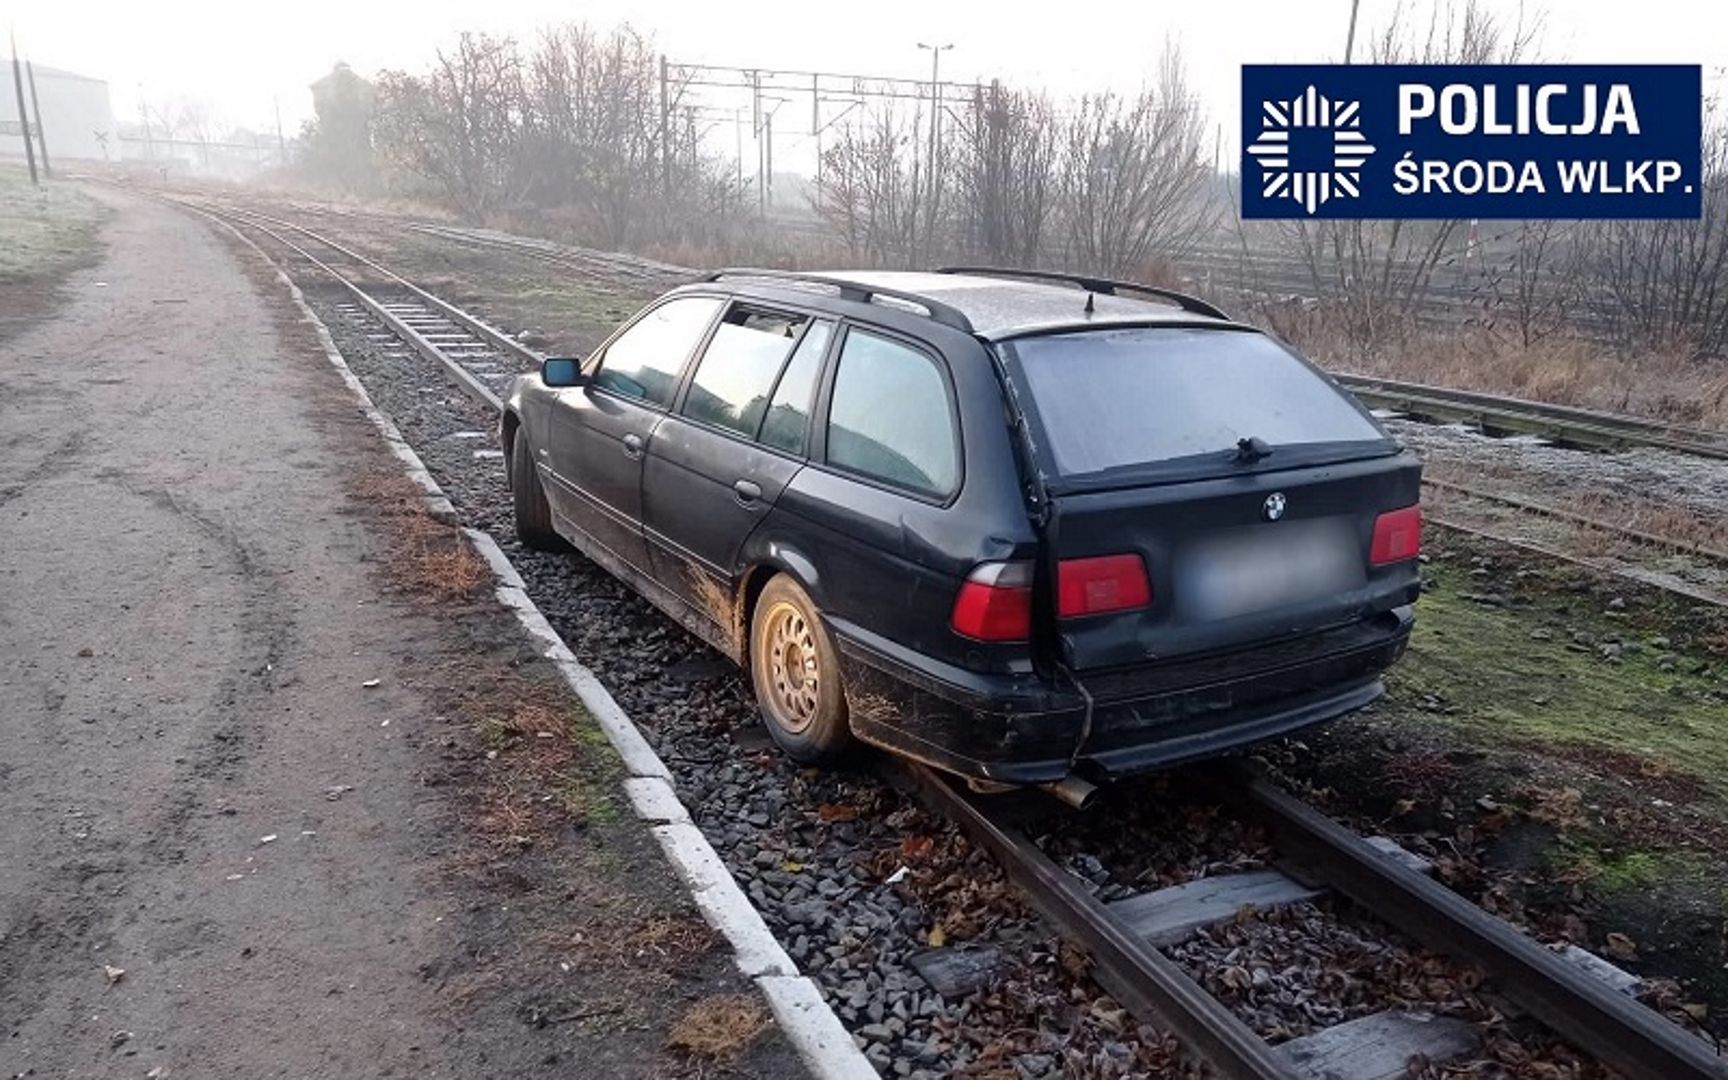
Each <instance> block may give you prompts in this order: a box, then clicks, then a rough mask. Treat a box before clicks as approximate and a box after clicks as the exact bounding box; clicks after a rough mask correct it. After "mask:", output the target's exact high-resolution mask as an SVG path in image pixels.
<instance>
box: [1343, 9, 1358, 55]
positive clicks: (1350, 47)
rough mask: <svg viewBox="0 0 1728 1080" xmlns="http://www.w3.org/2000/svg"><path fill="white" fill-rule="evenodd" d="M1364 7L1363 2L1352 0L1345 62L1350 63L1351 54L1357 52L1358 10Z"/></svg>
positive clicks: (1345, 42) (1345, 40) (1346, 38)
mask: <svg viewBox="0 0 1728 1080" xmlns="http://www.w3.org/2000/svg"><path fill="white" fill-rule="evenodd" d="M1361 6H1362V0H1350V31H1349V33H1348V34H1346V35H1345V38H1344V62H1345V63H1346V64H1348V63H1349V62H1350V54H1351V53H1353V52H1355V51H1356V9H1357V8H1360V7H1361Z"/></svg>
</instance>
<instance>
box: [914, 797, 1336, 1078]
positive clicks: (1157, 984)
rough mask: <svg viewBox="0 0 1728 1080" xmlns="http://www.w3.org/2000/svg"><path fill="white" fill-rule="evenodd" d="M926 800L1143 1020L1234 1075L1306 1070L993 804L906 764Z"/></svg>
mask: <svg viewBox="0 0 1728 1080" xmlns="http://www.w3.org/2000/svg"><path fill="white" fill-rule="evenodd" d="M901 767H903V768H904V769H905V771H906V773H907V774H908V775H909V776H910V778H911V780H912V781H913V783H914V784H915V785H916V786H917V787H918V789H919V790H920V791H921V792H923V793H924V795H925V797H926V798H927V799H928V800H929V801H930V802H932V803H934V804H936V805H937V806H938V807H940V808H941V810H942V811H943V812H944V813H945V814H947V815H948V816H949V817H950V818H952V819H953V820H955V821H956V822H958V823H959V825H960V827H961V828H963V829H965V830H966V832H967V834H968V835H970V836H971V837H972V838H973V840H975V841H976V842H977V843H978V844H979V845H980V846H982V847H983V848H985V849H986V850H988V851H989V852H990V853H991V854H992V855H994V856H995V857H996V860H997V862H999V863H1000V864H1001V865H1002V868H1003V870H1004V871H1005V872H1006V873H1007V875H1008V877H1009V878H1010V879H1011V880H1012V881H1013V882H1014V883H1015V884H1016V885H1017V886H1019V887H1020V888H1021V889H1022V890H1023V891H1024V892H1025V894H1026V896H1027V898H1028V899H1029V900H1031V902H1032V906H1033V907H1035V908H1036V909H1037V910H1038V912H1039V913H1040V914H1041V915H1043V916H1044V917H1045V918H1046V919H1049V920H1050V922H1051V923H1052V924H1054V925H1055V927H1056V929H1057V931H1058V932H1059V933H1061V934H1062V936H1063V937H1065V938H1067V939H1068V940H1070V941H1072V942H1074V943H1075V944H1077V945H1079V946H1080V947H1081V948H1083V949H1085V950H1086V952H1087V954H1088V955H1090V956H1091V958H1092V961H1093V963H1094V964H1095V965H1096V969H1095V970H1096V973H1097V975H1098V981H1099V982H1100V983H1101V984H1103V985H1104V987H1105V989H1107V990H1109V991H1110V993H1111V994H1112V995H1114V996H1115V997H1116V999H1117V1000H1118V1001H1120V1002H1121V1003H1122V1004H1123V1005H1124V1006H1126V1007H1127V1008H1128V1010H1129V1011H1130V1012H1132V1013H1133V1014H1134V1015H1135V1016H1137V1017H1139V1018H1141V1019H1142V1020H1146V1021H1149V1022H1151V1023H1154V1024H1157V1025H1159V1026H1161V1027H1162V1028H1164V1029H1165V1030H1167V1031H1169V1032H1171V1033H1172V1034H1174V1035H1175V1036H1176V1037H1177V1038H1179V1039H1181V1040H1182V1042H1183V1043H1184V1044H1186V1045H1187V1046H1189V1047H1191V1048H1192V1049H1193V1050H1194V1051H1195V1052H1196V1053H1197V1054H1199V1055H1200V1056H1201V1057H1203V1058H1205V1059H1206V1060H1207V1061H1208V1062H1210V1063H1211V1064H1212V1065H1213V1066H1214V1067H1216V1068H1217V1069H1218V1070H1219V1071H1220V1072H1221V1073H1223V1074H1224V1075H1225V1076H1227V1077H1232V1078H1238V1077H1239V1078H1243V1080H1273V1078H1277V1080H1300V1078H1301V1076H1302V1074H1301V1072H1300V1071H1298V1070H1297V1069H1296V1067H1295V1066H1294V1065H1293V1064H1292V1063H1291V1062H1290V1061H1289V1060H1288V1059H1286V1058H1285V1057H1284V1056H1283V1055H1281V1054H1279V1053H1278V1051H1277V1050H1276V1049H1274V1048H1273V1047H1271V1046H1268V1045H1267V1044H1266V1040H1264V1039H1262V1038H1261V1037H1260V1036H1259V1035H1258V1034H1256V1033H1255V1032H1254V1030H1253V1029H1252V1028H1250V1027H1249V1026H1248V1025H1247V1024H1245V1023H1243V1022H1242V1021H1241V1020H1240V1019H1238V1018H1237V1017H1236V1015H1235V1014H1234V1013H1232V1012H1231V1011H1230V1010H1229V1009H1228V1008H1226V1007H1225V1006H1224V1004H1223V1003H1222V1002H1220V1001H1219V1000H1218V999H1217V998H1214V997H1213V996H1212V995H1210V994H1208V993H1207V992H1206V991H1205V990H1204V989H1203V988H1202V987H1201V986H1200V984H1199V983H1197V982H1195V981H1194V980H1193V978H1191V977H1190V976H1189V975H1188V973H1187V972H1185V971H1183V970H1182V969H1181V967H1179V966H1178V965H1177V964H1176V963H1175V961H1173V960H1171V959H1170V958H1169V957H1167V956H1165V955H1164V954H1163V953H1161V952H1159V951H1158V950H1157V949H1155V948H1153V947H1152V946H1151V945H1149V944H1147V943H1146V942H1145V941H1143V940H1141V939H1140V938H1139V937H1137V936H1136V935H1135V934H1134V933H1133V932H1132V931H1130V930H1129V929H1128V928H1127V927H1125V926H1123V925H1122V923H1121V922H1120V920H1118V919H1115V918H1113V917H1112V916H1111V915H1110V913H1109V911H1107V910H1106V909H1105V907H1104V905H1103V904H1102V903H1100V902H1099V901H1098V899H1097V898H1096V897H1094V896H1093V895H1092V894H1091V893H1089V892H1087V891H1086V890H1085V889H1083V888H1081V887H1080V884H1079V882H1078V881H1077V880H1076V879H1075V878H1074V876H1073V875H1071V874H1069V873H1068V872H1067V871H1065V870H1063V869H1062V868H1061V867H1059V866H1057V865H1056V864H1055V863H1054V862H1053V861H1051V859H1050V857H1049V856H1048V855H1046V854H1044V852H1043V851H1041V850H1039V848H1038V845H1036V844H1034V843H1033V842H1032V840H1031V838H1029V837H1027V836H1026V835H1025V834H1024V833H1022V832H1020V831H1019V830H1017V829H1014V828H1012V827H1011V826H1009V825H1007V824H1005V823H1004V822H1003V821H1002V820H1001V816H1000V815H999V814H996V813H992V812H991V810H990V809H989V808H988V807H987V805H986V801H985V800H987V799H989V798H991V797H990V796H977V795H973V794H971V793H968V792H965V791H962V790H961V789H960V787H959V786H958V785H957V784H955V783H953V782H951V781H950V780H948V779H947V778H946V777H944V776H942V775H940V774H938V773H937V772H935V770H933V769H931V768H930V767H929V766H927V765H919V764H911V763H906V764H904V765H902V766H901Z"/></svg>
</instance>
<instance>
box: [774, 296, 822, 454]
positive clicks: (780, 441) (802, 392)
mask: <svg viewBox="0 0 1728 1080" xmlns="http://www.w3.org/2000/svg"><path fill="white" fill-rule="evenodd" d="M833 336H834V324H833V323H831V322H825V321H822V320H817V321H816V322H814V323H812V324H811V326H810V329H809V330H806V331H805V332H804V340H803V341H800V342H799V343H798V348H797V350H796V351H795V352H793V354H792V359H791V360H790V361H788V362H787V364H786V370H785V371H783V372H781V374H780V385H778V386H776V387H775V388H774V398H773V400H772V401H770V402H769V403H768V415H767V416H765V417H763V419H762V436H761V441H762V442H763V443H764V444H766V445H768V446H772V447H774V448H775V449H777V450H784V451H786V452H787V453H790V454H802V453H803V452H804V439H805V432H806V431H807V430H808V429H809V426H810V398H811V396H812V395H813V394H814V392H815V390H816V376H817V375H819V374H821V372H822V357H823V356H824V355H826V354H827V352H828V339H829V338H832V337H833Z"/></svg>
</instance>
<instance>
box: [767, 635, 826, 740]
mask: <svg viewBox="0 0 1728 1080" xmlns="http://www.w3.org/2000/svg"><path fill="white" fill-rule="evenodd" d="M767 622H768V634H767V636H768V646H767V651H768V656H767V660H768V699H769V700H768V706H769V708H770V709H772V710H773V712H774V719H775V720H776V721H778V722H779V723H780V724H781V726H783V727H784V728H785V729H786V730H787V731H789V732H792V733H794V734H798V733H801V732H803V731H804V729H805V728H807V727H809V726H810V721H811V720H813V719H814V718H815V716H816V704H817V701H818V700H819V699H820V698H819V695H820V694H821V690H822V687H821V679H820V675H819V671H820V668H819V667H818V665H817V663H816V638H815V635H814V634H812V633H811V631H810V624H809V623H808V622H807V621H805V618H804V615H803V613H802V612H800V611H799V610H798V609H797V608H796V607H794V606H792V605H791V604H787V603H778V604H775V605H774V607H773V609H772V610H770V611H769V612H768V620H767Z"/></svg>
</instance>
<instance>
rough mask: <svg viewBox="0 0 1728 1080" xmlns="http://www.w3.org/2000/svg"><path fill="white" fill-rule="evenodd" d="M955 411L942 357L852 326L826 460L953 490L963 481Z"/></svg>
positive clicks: (928, 489)
mask: <svg viewBox="0 0 1728 1080" xmlns="http://www.w3.org/2000/svg"><path fill="white" fill-rule="evenodd" d="M957 443H958V440H957V439H956V437H955V431H954V414H953V412H952V411H951V410H950V408H949V405H948V387H947V384H946V382H945V381H944V380H943V378H942V372H941V370H940V369H938V368H937V366H936V361H935V360H934V359H932V358H931V357H929V356H927V355H926V354H924V353H922V352H920V351H918V350H917V349H914V348H912V347H910V346H908V345H903V344H901V343H900V342H898V341H895V340H893V339H891V338H886V337H881V336H878V335H876V334H871V333H868V332H866V331H862V330H857V329H852V330H848V331H847V332H846V341H845V343H844V344H843V345H842V346H841V348H840V366H839V369H838V370H837V371H836V372H835V374H834V392H833V399H832V401H831V403H830V404H829V407H828V462H829V464H831V465H838V466H840V467H841V468H843V469H848V470H850V471H852V472H856V473H860V474H862V475H864V476H868V477H873V478H875V479H877V480H882V481H884V482H886V483H889V484H893V485H895V486H897V487H904V488H910V489H911V490H913V491H917V492H921V493H923V494H927V495H947V494H949V493H950V492H952V491H953V490H954V487H955V485H956V484H957V483H958V481H959V479H960V458H959V452H958V449H957Z"/></svg>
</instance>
